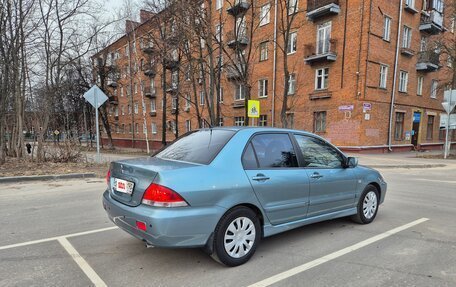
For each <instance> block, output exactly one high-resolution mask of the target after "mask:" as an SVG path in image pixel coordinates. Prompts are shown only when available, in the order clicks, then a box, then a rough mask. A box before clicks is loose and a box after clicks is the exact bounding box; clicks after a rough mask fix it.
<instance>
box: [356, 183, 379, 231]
mask: <svg viewBox="0 0 456 287" xmlns="http://www.w3.org/2000/svg"><path fill="white" fill-rule="evenodd" d="M378 204H379V194H378V190H377V188H376V187H375V186H373V185H370V184H369V185H368V186H366V188H365V189H364V191H363V193H362V194H361V197H360V200H359V202H358V212H357V214H356V215H354V216H353V217H352V219H353V221H355V222H357V223H361V224H368V223H371V222H372V221H374V219H375V216H377V211H378Z"/></svg>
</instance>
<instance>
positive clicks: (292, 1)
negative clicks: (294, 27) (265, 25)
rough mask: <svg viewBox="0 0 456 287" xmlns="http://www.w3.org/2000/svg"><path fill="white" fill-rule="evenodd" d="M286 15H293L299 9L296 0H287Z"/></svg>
mask: <svg viewBox="0 0 456 287" xmlns="http://www.w3.org/2000/svg"><path fill="white" fill-rule="evenodd" d="M287 7H288V15H293V14H294V13H297V12H298V11H299V2H298V0H287Z"/></svg>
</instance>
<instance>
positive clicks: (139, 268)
mask: <svg viewBox="0 0 456 287" xmlns="http://www.w3.org/2000/svg"><path fill="white" fill-rule="evenodd" d="M382 173H383V174H384V177H385V178H386V180H387V182H388V183H389V190H388V193H387V197H386V201H385V203H384V204H383V205H382V206H381V207H380V210H379V214H378V216H377V218H376V220H375V221H374V222H373V223H372V224H370V225H358V224H355V223H352V222H351V221H350V220H348V219H338V220H332V221H327V222H323V223H318V224H313V225H310V226H306V227H303V228H299V229H296V230H293V231H290V232H288V233H283V234H280V235H277V236H274V237H271V238H266V239H264V240H263V241H262V242H261V245H260V246H259V248H258V249H257V252H256V254H255V255H254V257H253V258H252V259H251V260H250V261H249V262H248V263H247V264H245V265H242V266H239V267H236V268H226V267H223V266H221V265H219V264H218V263H216V262H215V261H213V260H212V259H211V258H210V257H208V256H207V255H205V254H204V253H203V252H202V251H200V250H198V249H157V248H155V249H146V248H145V247H144V244H143V243H142V242H141V241H139V240H137V239H135V238H133V237H131V236H130V235H128V234H126V233H125V232H123V231H121V230H118V229H116V228H110V227H113V224H112V223H111V222H110V221H109V220H108V219H107V216H106V214H105V212H104V210H103V208H102V206H101V195H102V192H103V190H104V188H105V183H104V181H103V180H98V179H96V180H94V179H90V180H74V181H68V180H67V181H53V182H33V183H24V184H8V185H3V186H1V187H0V286H91V285H94V283H93V282H95V283H97V284H98V285H99V286H103V284H106V285H107V286H127V285H130V286H250V285H252V284H257V283H259V282H260V283H267V284H272V286H304V285H305V286H426V287H428V286H456V220H455V218H456V208H455V206H456V169H455V168H454V167H453V168H433V169H392V170H382ZM421 218H428V219H429V220H427V221H424V220H423V222H418V223H413V222H415V221H416V220H419V219H421ZM409 223H412V225H411V226H406V225H407V224H409ZM397 227H402V229H401V230H399V231H397V230H396V231H394V232H391V231H392V230H394V229H395V228H397ZM105 228H108V229H105ZM86 231H89V233H82V234H75V233H80V232H86ZM90 232H93V233H90ZM66 235H70V236H68V237H66ZM62 236H63V237H62ZM36 240H38V241H36ZM366 240H367V241H366ZM34 241H35V242H34ZM21 243H25V244H24V245H21ZM70 254H71V255H70ZM296 267H297V269H296ZM290 270H291V271H290ZM283 272H288V273H283ZM87 274H89V275H87ZM277 274H281V275H280V277H274V276H275V275H277ZM277 278H279V280H278V281H277V280H274V279H277ZM264 280H266V281H264Z"/></svg>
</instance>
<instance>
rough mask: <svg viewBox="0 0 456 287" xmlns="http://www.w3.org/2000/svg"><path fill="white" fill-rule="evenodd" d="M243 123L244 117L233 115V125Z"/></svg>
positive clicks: (241, 124)
mask: <svg viewBox="0 0 456 287" xmlns="http://www.w3.org/2000/svg"><path fill="white" fill-rule="evenodd" d="M244 124H245V117H244V116H240V117H234V125H235V126H243V125H244Z"/></svg>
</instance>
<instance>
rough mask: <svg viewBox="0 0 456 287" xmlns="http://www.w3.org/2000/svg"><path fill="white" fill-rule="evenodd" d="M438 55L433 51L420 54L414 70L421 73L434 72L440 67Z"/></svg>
mask: <svg viewBox="0 0 456 287" xmlns="http://www.w3.org/2000/svg"><path fill="white" fill-rule="evenodd" d="M439 58H440V55H439V54H438V53H436V52H435V51H428V52H420V53H419V54H418V63H417V64H416V70H417V71H422V72H434V71H436V70H437V69H438V68H439V67H440V60H439Z"/></svg>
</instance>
